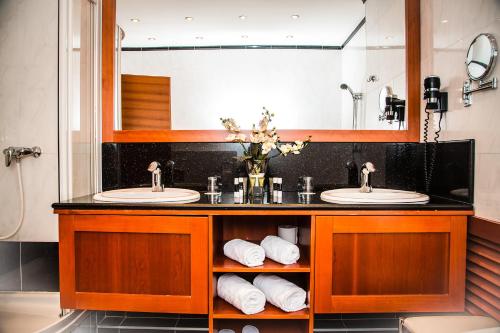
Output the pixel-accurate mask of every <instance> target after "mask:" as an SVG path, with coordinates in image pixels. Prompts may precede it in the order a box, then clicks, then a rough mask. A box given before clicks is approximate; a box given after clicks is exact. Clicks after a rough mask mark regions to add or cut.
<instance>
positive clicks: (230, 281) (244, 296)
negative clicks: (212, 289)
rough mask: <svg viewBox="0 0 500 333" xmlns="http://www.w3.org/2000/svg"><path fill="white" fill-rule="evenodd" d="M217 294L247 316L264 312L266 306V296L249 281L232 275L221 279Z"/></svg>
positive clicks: (229, 274)
mask: <svg viewBox="0 0 500 333" xmlns="http://www.w3.org/2000/svg"><path fill="white" fill-rule="evenodd" d="M217 294H218V295H219V297H220V298H222V299H223V300H225V301H226V302H228V303H229V304H232V305H233V306H234V307H236V308H238V309H240V310H241V311H242V312H243V313H244V314H247V315H251V314H255V313H259V312H261V311H264V306H265V305H266V296H265V295H264V293H263V292H262V291H260V290H259V289H258V288H256V287H255V286H253V285H252V284H251V283H250V282H248V281H247V280H245V279H243V278H240V277H239V276H237V275H235V274H231V273H228V274H224V275H222V276H220V277H219V280H218V282H217Z"/></svg>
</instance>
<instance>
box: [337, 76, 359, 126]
mask: <svg viewBox="0 0 500 333" xmlns="http://www.w3.org/2000/svg"><path fill="white" fill-rule="evenodd" d="M340 89H342V90H347V91H349V93H350V94H351V97H352V129H353V130H357V129H358V127H359V124H358V123H359V117H360V115H359V113H360V112H361V108H362V105H361V100H362V99H363V94H362V93H355V92H354V91H353V90H352V89H351V87H349V86H348V85H347V84H345V83H342V84H341V85H340Z"/></svg>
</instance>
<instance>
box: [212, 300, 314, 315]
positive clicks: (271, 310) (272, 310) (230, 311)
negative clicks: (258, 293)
mask: <svg viewBox="0 0 500 333" xmlns="http://www.w3.org/2000/svg"><path fill="white" fill-rule="evenodd" d="M213 317H214V318H217V319H219V318H225V319H309V309H308V308H306V309H303V310H300V311H295V312H285V311H283V310H281V309H279V308H277V307H275V306H274V305H272V304H270V303H266V309H265V310H264V311H262V312H259V313H257V314H254V315H246V314H244V313H243V312H241V311H240V310H238V309H237V308H235V307H234V306H232V305H231V304H229V303H227V302H226V301H224V300H223V299H222V298H220V297H217V298H215V299H214V312H213Z"/></svg>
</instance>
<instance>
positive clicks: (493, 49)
mask: <svg viewBox="0 0 500 333" xmlns="http://www.w3.org/2000/svg"><path fill="white" fill-rule="evenodd" d="M483 36H484V37H486V38H487V39H488V41H489V42H490V51H491V55H490V62H489V63H488V67H486V70H485V71H484V73H483V75H481V76H479V77H475V76H473V75H472V74H471V73H470V70H469V65H468V63H467V61H468V59H469V53H470V50H471V48H472V47H473V46H474V44H475V43H476V41H477V40H478V39H479V38H480V37H483ZM497 56H498V45H497V40H496V38H495V36H493V35H492V34H489V33H480V34H479V35H477V36H476V37H475V38H474V40H473V41H472V42H471V43H470V44H469V49H468V50H467V55H466V56H465V70H466V71H467V76H468V77H469V78H470V79H471V80H473V81H481V80H484V79H486V78H487V77H488V76H490V74H491V72H492V71H493V69H495V65H496V59H497Z"/></svg>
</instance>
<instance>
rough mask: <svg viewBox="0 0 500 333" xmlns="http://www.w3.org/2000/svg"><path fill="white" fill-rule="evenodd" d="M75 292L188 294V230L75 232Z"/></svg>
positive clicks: (189, 250)
mask: <svg viewBox="0 0 500 333" xmlns="http://www.w3.org/2000/svg"><path fill="white" fill-rule="evenodd" d="M75 270H76V291H77V292H100V293H124V294H149V295H190V294H191V286H190V282H191V281H190V277H191V245H190V236H189V235H187V234H153V233H120V232H107V233H103V232H76V233H75Z"/></svg>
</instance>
